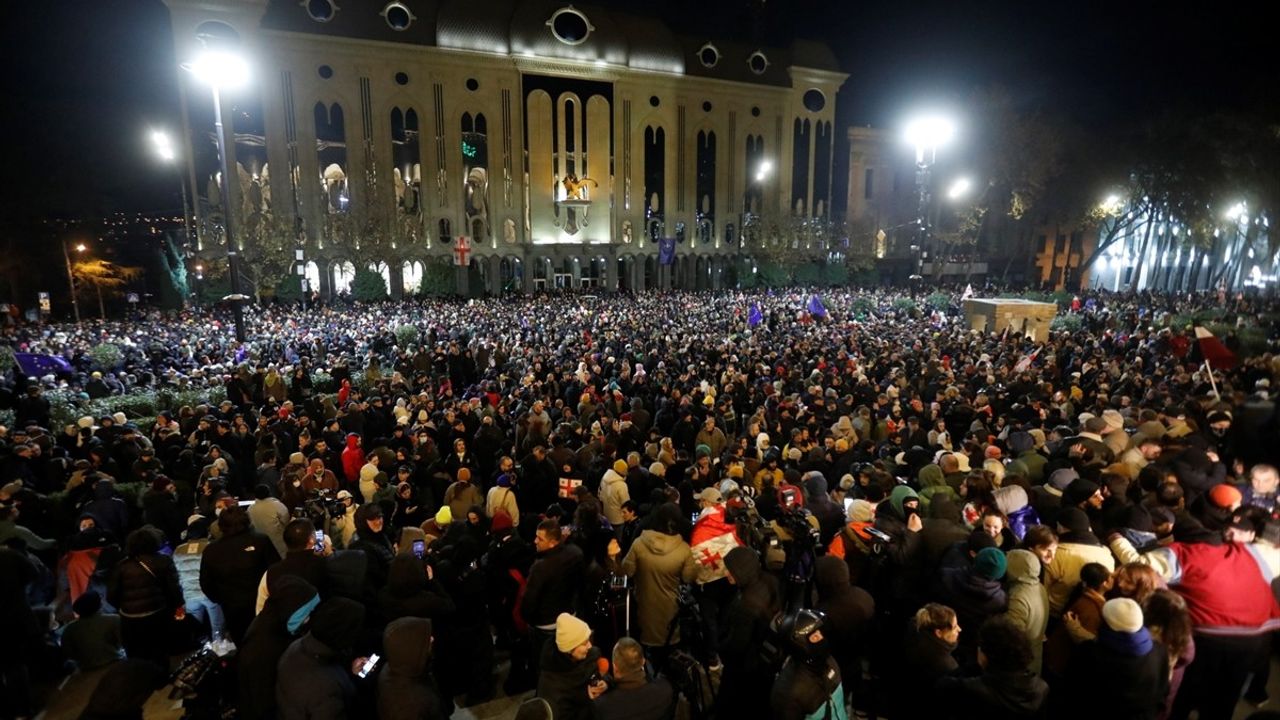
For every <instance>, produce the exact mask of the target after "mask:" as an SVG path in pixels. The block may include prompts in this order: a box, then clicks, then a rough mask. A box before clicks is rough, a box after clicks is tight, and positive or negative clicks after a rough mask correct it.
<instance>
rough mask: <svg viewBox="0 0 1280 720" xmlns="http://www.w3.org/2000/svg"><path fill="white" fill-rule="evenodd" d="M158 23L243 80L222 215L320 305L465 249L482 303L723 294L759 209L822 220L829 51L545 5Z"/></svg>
mask: <svg viewBox="0 0 1280 720" xmlns="http://www.w3.org/2000/svg"><path fill="white" fill-rule="evenodd" d="M167 4H168V6H169V9H170V14H171V19H172V28H173V35H174V45H175V53H176V57H177V58H178V59H179V60H180V61H184V60H187V59H189V58H191V57H194V56H195V55H196V54H197V53H198V52H199V51H200V49H201V46H202V41H201V40H200V39H199V38H200V37H201V36H205V37H208V36H213V37H215V38H223V37H230V38H232V39H233V40H232V42H234V43H235V44H236V45H237V46H238V48H239V51H240V52H242V53H243V54H244V55H245V56H246V57H247V59H248V60H249V62H250V65H251V67H252V68H253V81H252V84H251V85H250V86H249V87H248V88H245V89H242V90H239V91H236V92H235V93H228V95H227V97H226V98H224V105H226V104H227V103H228V102H230V103H231V104H232V105H233V106H234V107H233V111H232V112H228V113H226V114H228V115H231V116H233V117H234V122H235V125H236V126H235V128H234V130H233V129H232V128H231V127H228V128H227V129H226V133H227V140H228V144H229V145H228V146H229V147H230V148H232V152H233V154H234V158H233V161H234V164H233V165H232V167H235V168H237V172H236V173H234V174H236V175H237V176H238V177H237V178H235V179H236V180H237V181H238V183H239V189H240V192H232V193H230V198H229V204H230V208H231V210H230V211H231V212H232V213H233V217H240V218H244V219H245V221H246V222H243V223H242V224H241V227H246V226H249V227H254V226H257V227H261V226H263V225H265V224H267V223H274V224H275V226H278V227H286V226H287V227H290V228H293V232H294V233H295V234H296V236H297V241H296V243H297V246H298V249H301V250H302V251H303V261H302V264H303V266H304V271H305V272H306V273H307V274H308V276H309V277H311V278H312V283H313V284H318V285H319V288H320V290H321V291H322V292H323V293H326V294H328V293H331V292H334V291H335V290H338V289H341V288H342V287H344V284H345V283H346V282H349V274H350V273H351V272H353V270H354V267H355V265H368V266H371V267H374V268H376V269H378V270H380V271H381V272H383V274H384V275H385V276H386V277H387V279H388V284H389V286H390V288H391V292H392V294H393V295H396V294H398V293H399V292H400V291H401V290H402V289H403V288H405V287H406V285H411V284H412V283H411V281H412V279H413V278H414V277H415V276H416V275H417V274H418V273H421V272H422V268H423V267H424V266H425V265H431V264H433V263H434V264H437V265H440V264H443V263H446V262H449V261H450V259H452V258H453V257H454V255H455V248H456V247H457V244H458V242H457V238H458V237H459V236H466V237H467V238H468V240H469V243H470V247H471V251H470V253H469V256H468V262H469V264H470V269H469V270H468V271H463V270H462V269H460V268H459V269H458V270H457V271H455V274H456V277H457V284H458V288H459V290H463V291H468V292H472V293H475V292H478V291H480V290H481V289H483V291H486V292H491V293H496V292H501V291H504V290H510V289H523V290H525V291H534V290H538V289H543V288H547V289H550V288H554V287H565V286H572V287H600V288H602V289H644V288H649V287H661V288H671V287H683V288H719V287H724V286H727V285H731V283H732V274H733V272H734V268H735V267H736V266H737V264H738V263H737V261H738V260H739V259H740V258H741V257H742V255H743V254H744V253H747V254H749V251H748V250H746V249H744V248H742V247H741V237H742V232H741V229H742V227H743V225H744V221H745V220H746V219H747V215H748V214H749V213H753V214H757V215H758V214H762V213H774V214H788V213H790V214H799V215H803V216H808V217H822V216H824V215H826V213H827V212H828V211H829V208H830V205H831V188H832V181H831V180H832V179H831V172H832V155H833V150H834V146H835V142H834V135H833V122H834V119H835V100H836V93H837V91H838V90H839V88H840V86H841V85H842V84H843V82H844V80H845V78H846V75H844V74H843V73H841V72H840V71H839V67H838V65H837V64H836V62H835V59H834V57H833V55H832V53H831V52H830V50H829V49H828V48H827V47H825V46H822V45H819V44H816V43H811V42H807V41H797V42H796V43H793V44H792V45H791V46H790V47H788V48H768V47H756V46H753V45H748V44H742V43H739V42H735V41H732V40H720V39H714V38H705V37H684V36H678V35H676V34H675V33H674V32H673V31H672V29H671V28H669V27H667V26H666V25H664V24H663V23H661V22H659V21H655V20H652V19H648V18H641V17H636V16H632V15H628V14H626V13H623V12H619V11H615V10H606V9H603V8H597V7H592V6H588V5H573V6H570V5H567V4H565V3H562V2H553V1H548V0H527V1H517V0H486V1H485V2H475V1H474V0H465V1H464V0H395V1H393V2H389V3H383V2H382V0H377V1H376V2H365V1H364V0H302V1H301V2H300V1H299V0H167ZM181 75H182V78H181V88H182V94H183V104H184V120H185V121H186V123H187V128H186V129H187V133H186V137H187V138H188V140H189V142H190V143H191V145H190V146H189V147H188V150H189V152H188V153H187V157H189V158H192V160H191V162H190V163H189V165H190V167H189V178H188V180H189V182H190V183H191V185H192V186H193V187H195V188H197V190H198V194H200V195H201V196H204V197H206V198H208V201H207V202H204V203H202V204H201V212H202V213H203V214H204V215H205V216H212V217H213V218H214V219H215V221H216V217H217V214H218V208H219V205H220V203H219V200H218V198H219V197H220V196H221V193H220V192H219V190H218V184H217V183H218V180H217V178H216V174H215V173H216V167H215V166H214V164H213V163H212V161H211V160H210V153H209V147H208V146H209V145H211V135H210V133H209V129H210V127H211V122H210V119H211V113H210V111H209V110H208V105H209V100H208V97H209V92H208V90H207V89H206V88H204V87H202V86H200V85H198V84H196V82H195V80H194V79H193V78H191V77H189V76H188V75H189V74H188V73H182V74H181ZM233 132H234V142H232V138H233V135H232V133H233ZM213 157H214V159H216V155H215V156H213ZM281 168H284V169H285V170H279V169H281ZM255 218H256V220H255ZM207 219H208V217H206V218H205V220H207ZM255 222H256V223H257V224H256V225H255V224H254V223H255ZM246 223H247V225H246ZM202 226H206V227H214V230H213V231H212V233H205V235H206V236H212V237H213V240H212V241H211V240H210V238H209V237H205V238H204V240H203V242H204V243H205V244H206V245H210V244H211V242H212V243H213V245H212V247H216V236H217V234H218V233H217V230H216V222H214V223H213V225H212V226H211V225H210V223H208V222H204V223H202ZM236 233H237V237H239V236H240V230H239V229H238V228H237V229H236ZM661 238H674V239H675V240H676V243H675V257H674V261H673V262H672V263H671V264H662V263H660V262H659V257H658V256H659V244H660V243H659V239H661ZM242 242H243V240H242ZM361 243H364V244H363V246H361ZM371 245H374V246H376V247H370V246H371ZM246 254H248V253H246Z"/></svg>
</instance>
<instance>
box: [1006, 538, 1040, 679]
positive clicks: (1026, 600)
mask: <svg viewBox="0 0 1280 720" xmlns="http://www.w3.org/2000/svg"><path fill="white" fill-rule="evenodd" d="M1006 557H1007V561H1008V567H1007V569H1006V570H1005V579H1006V581H1007V582H1008V584H1009V593H1008V594H1009V609H1008V610H1007V611H1005V614H1006V615H1007V616H1008V617H1009V619H1010V620H1012V621H1013V622H1014V623H1015V624H1017V626H1018V627H1020V628H1022V630H1023V632H1025V633H1026V634H1027V641H1028V642H1029V643H1030V645H1031V658H1032V659H1031V671H1032V672H1033V673H1035V674H1036V675H1039V674H1040V665H1041V661H1042V658H1043V655H1044V643H1045V628H1046V627H1048V624H1049V592H1048V591H1047V590H1045V587H1044V585H1042V584H1041V583H1040V558H1037V557H1036V556H1035V555H1034V554H1033V553H1031V552H1029V551H1027V550H1013V551H1010V552H1009V554H1008V555H1007V556H1006Z"/></svg>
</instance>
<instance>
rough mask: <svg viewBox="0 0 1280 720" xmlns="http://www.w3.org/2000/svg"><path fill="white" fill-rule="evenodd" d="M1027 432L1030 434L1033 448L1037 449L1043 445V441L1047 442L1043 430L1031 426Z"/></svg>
mask: <svg viewBox="0 0 1280 720" xmlns="http://www.w3.org/2000/svg"><path fill="white" fill-rule="evenodd" d="M1027 434H1028V435H1030V436H1031V440H1032V442H1034V443H1035V448H1036V449H1037V450H1039V449H1040V448H1042V447H1044V444H1045V442H1047V438H1045V436H1044V431H1043V430H1041V429H1040V428H1031V429H1030V430H1028V431H1027Z"/></svg>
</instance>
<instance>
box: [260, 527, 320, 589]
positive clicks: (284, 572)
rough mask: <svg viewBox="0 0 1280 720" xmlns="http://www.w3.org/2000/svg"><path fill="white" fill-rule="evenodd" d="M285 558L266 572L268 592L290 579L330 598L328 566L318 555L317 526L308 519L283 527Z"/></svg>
mask: <svg viewBox="0 0 1280 720" xmlns="http://www.w3.org/2000/svg"><path fill="white" fill-rule="evenodd" d="M284 546H285V549H286V550H285V554H284V557H283V558H281V560H280V562H278V563H276V564H274V565H272V566H271V567H269V568H267V588H268V590H270V588H271V585H272V584H273V583H275V582H276V581H278V580H279V579H280V578H283V577H285V576H288V575H293V576H295V577H298V578H301V579H303V580H306V581H307V583H308V584H309V585H311V586H312V587H314V588H315V589H316V592H318V593H320V597H322V598H327V597H328V596H329V565H328V563H327V562H326V561H325V557H324V555H323V554H321V553H317V552H316V535H315V525H314V524H313V523H312V522H311V521H310V520H308V519H307V518H298V519H296V520H290V521H289V524H288V525H285V527H284Z"/></svg>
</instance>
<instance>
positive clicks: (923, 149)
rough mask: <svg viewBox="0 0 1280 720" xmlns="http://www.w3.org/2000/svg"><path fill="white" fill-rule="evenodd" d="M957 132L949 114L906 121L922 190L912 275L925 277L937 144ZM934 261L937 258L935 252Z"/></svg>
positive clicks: (908, 141)
mask: <svg viewBox="0 0 1280 720" xmlns="http://www.w3.org/2000/svg"><path fill="white" fill-rule="evenodd" d="M954 134H955V127H954V126H953V125H952V124H951V121H950V120H947V119H946V118H942V117H937V116H932V117H922V118H917V119H915V120H913V121H911V122H910V123H908V124H907V129H906V133H905V138H906V141H907V143H908V144H910V145H912V146H914V147H915V151H916V186H917V187H918V189H919V191H920V204H919V207H918V208H917V213H916V225H917V227H916V233H917V239H916V272H915V275H913V276H912V277H913V279H919V278H923V276H924V258H925V254H926V252H927V251H926V250H925V248H926V247H927V246H928V242H929V201H930V195H929V176H930V173H931V172H932V170H933V163H934V160H936V159H937V154H938V146H939V145H942V144H944V143H946V142H947V141H948V140H950V139H951V136H952V135H954ZM934 255H935V257H934V258H933V261H934V262H935V263H936V262H937V261H938V259H937V257H936V255H937V254H936V253H935V254H934Z"/></svg>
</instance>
